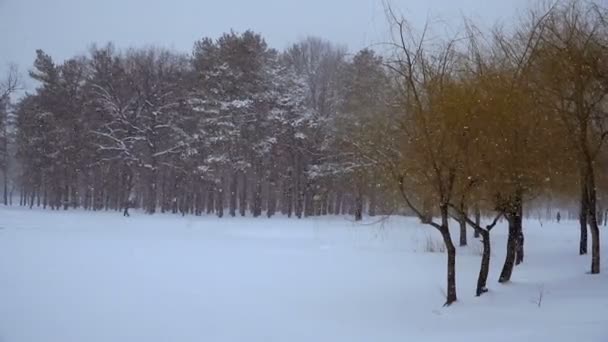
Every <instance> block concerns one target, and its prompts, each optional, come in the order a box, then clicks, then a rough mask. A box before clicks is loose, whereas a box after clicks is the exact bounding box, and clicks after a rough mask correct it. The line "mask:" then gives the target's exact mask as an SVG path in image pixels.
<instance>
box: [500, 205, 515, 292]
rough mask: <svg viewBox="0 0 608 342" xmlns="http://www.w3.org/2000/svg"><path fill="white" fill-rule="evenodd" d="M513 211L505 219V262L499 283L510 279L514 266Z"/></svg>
mask: <svg viewBox="0 0 608 342" xmlns="http://www.w3.org/2000/svg"><path fill="white" fill-rule="evenodd" d="M516 215H517V214H515V213H509V214H507V221H508V222H509V235H508V238H507V255H506V257H505V263H504V265H503V267H502V271H501V272H500V278H499V279H498V282H499V283H506V282H508V281H510V280H511V274H512V273H513V267H514V266H515V254H516V253H517V237H518V231H517V223H516V222H515V221H516V218H515V216H516Z"/></svg>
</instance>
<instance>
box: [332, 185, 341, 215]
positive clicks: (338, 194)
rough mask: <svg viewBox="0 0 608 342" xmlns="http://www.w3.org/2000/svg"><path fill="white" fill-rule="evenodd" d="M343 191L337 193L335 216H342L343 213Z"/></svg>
mask: <svg viewBox="0 0 608 342" xmlns="http://www.w3.org/2000/svg"><path fill="white" fill-rule="evenodd" d="M342 198H343V194H342V191H338V193H336V201H335V202H336V204H335V205H334V215H340V214H341V213H342Z"/></svg>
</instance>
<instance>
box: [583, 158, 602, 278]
mask: <svg viewBox="0 0 608 342" xmlns="http://www.w3.org/2000/svg"><path fill="white" fill-rule="evenodd" d="M586 180H587V182H586V183H587V195H588V196H589V197H588V201H587V204H588V209H589V212H588V213H589V215H588V220H589V231H590V232H591V274H599V273H600V229H599V225H598V223H597V190H596V188H595V171H594V169H593V162H591V161H590V160H587V177H586Z"/></svg>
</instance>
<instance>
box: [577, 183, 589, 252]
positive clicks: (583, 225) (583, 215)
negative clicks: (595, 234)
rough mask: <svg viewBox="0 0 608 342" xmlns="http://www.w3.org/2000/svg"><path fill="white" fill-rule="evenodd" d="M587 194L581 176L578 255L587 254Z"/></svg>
mask: <svg viewBox="0 0 608 342" xmlns="http://www.w3.org/2000/svg"><path fill="white" fill-rule="evenodd" d="M588 197H589V195H588V192H587V184H586V181H585V176H584V175H582V176H581V207H580V212H579V216H578V221H579V223H580V229H581V238H580V241H579V248H578V253H579V254H580V255H585V254H587V217H588V213H589V203H588Z"/></svg>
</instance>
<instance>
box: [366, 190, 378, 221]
mask: <svg viewBox="0 0 608 342" xmlns="http://www.w3.org/2000/svg"><path fill="white" fill-rule="evenodd" d="M377 206H378V204H377V203H376V189H375V188H374V186H372V187H371V189H370V194H369V210H368V215H369V216H372V217H373V216H376V208H377Z"/></svg>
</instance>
